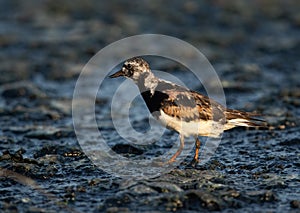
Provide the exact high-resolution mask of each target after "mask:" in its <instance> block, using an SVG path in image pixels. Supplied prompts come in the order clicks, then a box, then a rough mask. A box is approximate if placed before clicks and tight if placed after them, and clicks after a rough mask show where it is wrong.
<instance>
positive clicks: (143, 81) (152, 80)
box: [135, 72, 159, 95]
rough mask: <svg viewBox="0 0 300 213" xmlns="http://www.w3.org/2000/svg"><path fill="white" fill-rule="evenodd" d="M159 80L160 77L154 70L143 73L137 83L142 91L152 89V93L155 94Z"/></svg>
mask: <svg viewBox="0 0 300 213" xmlns="http://www.w3.org/2000/svg"><path fill="white" fill-rule="evenodd" d="M158 81H159V79H158V78H157V77H156V76H155V75H154V74H153V73H152V72H146V73H143V74H141V75H140V76H139V78H138V79H137V80H136V81H135V83H136V85H137V86H138V88H139V90H140V92H141V93H143V92H146V91H150V93H151V94H152V95H153V94H154V91H155V88H156V87H157V84H158Z"/></svg>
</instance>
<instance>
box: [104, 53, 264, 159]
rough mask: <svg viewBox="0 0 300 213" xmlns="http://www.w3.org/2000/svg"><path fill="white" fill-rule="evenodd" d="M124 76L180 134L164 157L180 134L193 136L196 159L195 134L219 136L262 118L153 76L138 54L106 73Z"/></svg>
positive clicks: (152, 110) (197, 144)
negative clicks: (130, 80) (113, 70)
mask: <svg viewBox="0 0 300 213" xmlns="http://www.w3.org/2000/svg"><path fill="white" fill-rule="evenodd" d="M120 76H124V77H126V78H130V79H132V80H133V81H134V83H135V84H136V85H137V87H138V88H139V90H140V93H141V95H142V97H143V99H144V101H145V103H146V105H147V107H148V109H149V111H150V113H151V114H152V115H153V116H154V118H156V119H157V120H158V121H160V122H161V123H162V124H163V125H165V126H166V127H167V128H169V129H172V130H175V131H177V132H178V133H179V135H180V147H179V148H178V150H177V152H176V153H175V154H174V155H173V156H172V158H171V159H170V160H169V161H168V162H169V163H171V162H174V161H175V159H176V157H177V156H178V155H180V153H181V151H182V150H183V148H184V138H185V137H188V136H194V137H195V140H196V141H195V147H196V148H195V150H196V151H195V155H194V159H193V161H194V162H198V155H199V149H200V144H201V143H200V140H199V138H198V136H207V137H219V136H220V134H221V133H222V132H223V131H224V130H228V129H232V128H234V127H237V126H244V127H256V126H261V125H262V124H263V121H262V120H260V119H256V118H254V117H253V116H255V114H254V113H248V112H242V111H239V110H233V109H226V108H225V107H224V106H222V105H221V104H219V103H217V102H216V101H214V100H211V99H209V98H208V97H207V96H204V95H202V94H199V93H197V92H195V91H192V90H189V89H188V88H185V87H183V86H179V85H176V84H174V83H172V82H169V81H165V80H162V79H159V78H157V77H156V76H155V75H154V74H153V73H152V72H151V69H150V67H149V64H148V63H147V62H146V61H145V60H143V59H142V58H131V59H129V60H127V61H126V62H125V63H124V64H123V66H122V69H121V70H120V71H118V72H116V73H114V74H112V75H110V76H109V77H111V78H116V77H120Z"/></svg>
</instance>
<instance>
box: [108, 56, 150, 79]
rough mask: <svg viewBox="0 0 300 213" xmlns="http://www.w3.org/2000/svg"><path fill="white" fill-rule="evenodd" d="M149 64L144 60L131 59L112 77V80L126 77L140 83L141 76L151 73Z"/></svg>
mask: <svg viewBox="0 0 300 213" xmlns="http://www.w3.org/2000/svg"><path fill="white" fill-rule="evenodd" d="M150 72H151V71H150V67H149V64H148V63H147V62H146V61H145V60H144V59H142V58H131V59H128V60H127V61H125V63H124V64H123V66H122V69H121V70H119V71H118V72H116V73H114V74H112V75H110V76H109V77H110V78H117V77H120V76H124V77H127V78H130V79H132V80H134V81H138V79H139V78H140V76H142V75H145V74H148V73H150Z"/></svg>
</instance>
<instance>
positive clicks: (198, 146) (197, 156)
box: [193, 138, 201, 163]
mask: <svg viewBox="0 0 300 213" xmlns="http://www.w3.org/2000/svg"><path fill="white" fill-rule="evenodd" d="M200 145H201V142H200V140H199V138H197V139H196V142H195V146H196V150H195V155H194V159H193V162H195V163H198V162H199V159H198V158H199V150H200Z"/></svg>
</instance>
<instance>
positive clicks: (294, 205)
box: [290, 200, 300, 209]
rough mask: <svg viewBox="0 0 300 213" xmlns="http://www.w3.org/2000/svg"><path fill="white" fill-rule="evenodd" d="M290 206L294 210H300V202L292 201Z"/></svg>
mask: <svg viewBox="0 0 300 213" xmlns="http://www.w3.org/2000/svg"><path fill="white" fill-rule="evenodd" d="M290 206H291V207H292V208H294V209H300V201H299V200H292V201H291V202H290Z"/></svg>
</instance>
